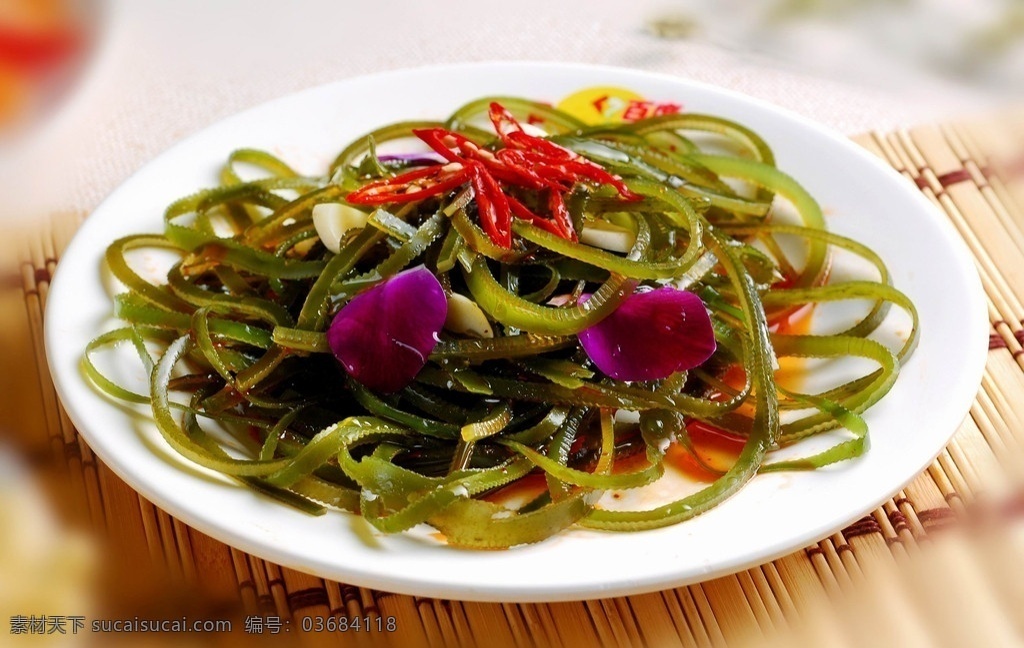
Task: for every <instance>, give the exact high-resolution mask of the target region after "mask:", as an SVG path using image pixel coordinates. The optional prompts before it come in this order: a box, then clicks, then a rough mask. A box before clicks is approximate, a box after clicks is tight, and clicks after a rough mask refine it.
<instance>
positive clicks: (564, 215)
mask: <svg viewBox="0 0 1024 648" xmlns="http://www.w3.org/2000/svg"><path fill="white" fill-rule="evenodd" d="M548 210H550V211H551V217H552V218H553V219H554V221H555V224H556V225H557V226H558V229H559V230H561V232H562V234H561V236H562V237H563V238H567V239H569V240H570V241H572V242H573V243H576V242H577V241H579V239H578V238H577V237H576V228H575V227H574V226H573V224H572V216H570V215H569V210H568V209H567V208H566V206H565V200H564V199H563V198H562V194H560V193H558V192H557V191H549V192H548Z"/></svg>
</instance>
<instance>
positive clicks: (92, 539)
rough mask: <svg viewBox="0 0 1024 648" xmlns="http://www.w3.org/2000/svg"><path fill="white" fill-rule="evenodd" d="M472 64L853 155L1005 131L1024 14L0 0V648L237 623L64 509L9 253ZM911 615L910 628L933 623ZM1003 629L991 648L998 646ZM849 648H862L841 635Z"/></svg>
mask: <svg viewBox="0 0 1024 648" xmlns="http://www.w3.org/2000/svg"><path fill="white" fill-rule="evenodd" d="M487 60H553V61H567V62H581V63H597V64H607V65H615V66H625V67H631V68H637V69H641V70H648V71H655V72H664V73H669V74H674V75H678V76H680V77H684V78H689V79H695V80H699V81H704V82H708V83H712V84H715V85H718V86H722V87H726V88H730V89H733V90H737V91H740V92H743V93H745V94H747V95H750V96H754V97H757V98H760V99H763V100H766V101H769V102H771V103H773V104H776V105H779V106H782V107H784V108H787V109H789V110H792V111H795V112H797V113H799V114H801V115H804V116H805V117H807V118H809V119H811V120H814V121H817V122H820V123H823V124H825V125H827V126H830V127H832V128H835V129H838V130H840V131H842V132H843V133H845V134H848V135H855V134H858V133H863V132H868V131H872V130H877V131H889V130H892V129H895V128H899V127H909V126H913V125H918V124H924V123H931V122H938V121H947V120H951V119H958V118H966V117H970V116H977V115H990V114H996V113H1007V112H1009V113H1011V114H1017V115H1019V114H1020V110H1021V108H1020V107H1021V105H1022V102H1024V1H1022V0H764V1H761V2H753V1H743V0H717V1H715V0H676V1H667V0H631V1H629V2H626V1H624V0H561V1H558V2H552V1H551V0H517V1H516V2H507V1H506V2H488V1H480V0H445V1H444V2H434V3H424V2H413V1H412V0H391V1H389V2H358V3H357V2H345V3H342V2H337V1H336V0H297V1H292V2H276V1H271V0H248V1H243V0H220V1H217V2H209V1H204V0H0V318H3V319H2V324H3V326H2V327H0V364H2V371H0V394H3V395H4V398H3V399H0V408H2V409H0V621H2V623H0V633H3V634H0V644H4V645H7V643H8V639H11V638H10V637H8V636H7V635H6V632H7V625H6V623H7V620H8V619H7V617H8V614H9V613H12V614H13V613H15V612H17V611H20V610H24V609H26V606H28V607H29V608H32V607H33V606H35V608H40V607H43V608H45V607H47V606H49V607H51V608H54V609H62V610H64V609H74V610H78V611H83V613H84V612H85V611H87V610H90V609H93V608H95V607H98V608H99V609H102V610H104V611H106V612H107V613H108V614H115V613H117V614H122V615H127V616H131V615H132V614H140V613H142V614H150V615H153V616H156V617H162V616H163V617H174V616H179V615H181V614H183V613H185V611H196V614H195V615H196V616H201V615H202V614H204V613H205V614H206V616H210V615H211V614H212V615H213V616H218V615H227V614H234V613H236V612H237V607H233V606H234V605H235V603H234V602H233V599H232V598H231V597H232V595H233V593H232V592H231V591H227V590H226V591H225V592H211V591H200V592H197V591H194V590H192V589H190V588H189V587H188V586H187V585H183V584H182V582H181V580H180V579H179V580H175V579H174V578H173V577H164V576H160V575H159V574H154V573H153V571H152V570H151V569H149V568H148V567H147V566H148V565H149V564H150V563H151V562H152V560H153V556H149V555H146V554H145V552H141V553H140V551H139V549H138V547H139V545H136V546H135V549H134V550H133V549H132V545H130V544H125V545H113V546H112V545H109V544H105V543H108V542H109V541H108V540H106V539H104V536H103V535H102V534H99V535H97V534H94V533H93V532H92V531H91V530H92V526H91V525H90V523H89V519H88V516H87V515H86V514H85V512H84V510H83V509H82V508H81V507H79V506H77V505H76V504H75V502H78V501H80V498H81V493H79V492H78V490H79V489H80V488H81V487H82V486H81V484H76V483H74V482H73V481H68V480H67V479H66V476H65V472H63V471H62V470H61V468H60V466H59V465H58V464H60V462H55V461H54V460H53V457H54V452H53V451H52V450H53V449H52V448H51V447H49V446H48V444H47V443H46V441H45V439H46V438H47V428H48V426H49V427H50V428H52V427H53V426H54V425H57V426H58V427H59V424H60V422H55V421H52V420H47V418H46V416H45V415H43V413H44V412H46V411H52V410H48V409H47V408H48V407H52V403H47V402H44V399H43V397H42V396H41V395H40V393H41V390H40V385H41V384H45V381H46V380H47V378H46V377H45V376H40V375H38V374H37V372H36V371H35V369H34V368H35V367H37V366H38V363H39V361H40V360H41V357H40V356H39V351H38V349H37V348H35V347H33V346H32V345H31V344H27V343H26V340H30V339H31V337H32V331H33V330H34V329H33V328H32V327H33V326H37V325H38V322H37V321H33V320H32V319H31V317H30V318H29V319H27V320H26V319H25V306H24V305H25V299H24V295H23V292H22V291H23V288H24V286H25V285H26V282H29V283H32V282H33V281H36V280H38V279H39V277H38V276H35V277H31V276H28V277H27V276H26V275H25V272H26V270H25V268H26V266H25V265H24V264H22V263H21V262H22V261H24V255H25V252H24V251H25V250H26V249H30V250H34V251H32V252H31V254H33V255H34V256H35V258H36V260H37V261H39V262H40V263H41V264H42V265H43V266H44V267H49V266H52V262H53V259H52V258H51V257H49V256H48V253H47V251H46V250H41V249H37V248H38V246H36V247H35V248H34V247H33V245H34V244H32V242H33V241H36V239H38V236H39V231H40V230H41V228H43V227H44V225H47V226H49V225H48V224H50V223H53V222H58V223H65V225H64V227H63V229H62V230H61V229H60V228H58V229H57V230H55V231H56V233H55V234H54V235H53V238H55V239H57V240H66V238H67V236H69V235H70V233H71V231H72V230H73V228H74V225H75V224H76V223H77V222H79V221H80V219H81V218H83V217H85V216H86V215H87V214H88V213H89V212H90V211H91V210H92V209H93V208H95V207H96V205H98V204H99V202H100V201H101V200H102V199H103V198H104V197H105V196H106V195H107V194H109V193H110V192H111V191H113V190H114V189H115V188H116V187H117V186H118V185H119V184H121V183H122V182H123V181H124V180H125V179H127V178H128V177H129V176H130V175H131V174H132V173H133V172H134V171H135V170H137V169H139V168H140V167H141V166H143V165H144V164H145V163H146V162H148V161H149V160H150V159H152V158H153V157H154V156H156V155H157V154H159V153H160V152H161V151H163V150H165V149H166V148H168V147H169V146H171V145H173V144H174V143H175V142H177V141H178V140H180V139H181V138H183V137H186V136H188V135H190V134H192V133H194V132H196V131H198V130H200V129H202V128H204V127H206V126H208V125H209V124H211V123H213V122H214V121H216V120H218V119H220V118H223V117H226V116H228V115H231V114H233V113H235V112H238V111H240V110H243V109H245V108H248V107H251V106H254V105H257V104H259V103H261V102H264V101H266V100H269V99H272V98H275V97H279V96H281V95H284V94H287V93H290V92H293V91H296V90H300V89H303V88H307V87H311V86H314V85H317V84H321V83H327V82H331V81H335V80H338V79H343V78H348V77H352V76H355V75H360V74H368V73H374V72H380V71H385V70H391V69H397V68H404V67H411V66H419V65H428V64H438V63H456V62H466V61H487ZM439 91H443V90H439ZM1019 121H1020V120H1018V122H1019ZM1017 132H1019V131H1017ZM998 144H999V145H1001V146H1002V147H1003V150H1002V151H1001V152H1000V154H999V155H1000V156H1001V159H1007V160H1018V164H1019V160H1020V159H1021V157H1020V156H1021V154H1022V151H1024V146H1022V145H1021V142H1019V141H1016V140H1015V139H1014V137H1013V136H1011V137H1010V138H1009V141H1002V142H998ZM1022 168H1024V166H1022ZM68 223H70V225H67V224H68ZM30 244H31V245H30ZM38 265H39V264H38V263H36V264H35V266H33V267H38ZM29 272H30V274H31V272H36V274H37V275H38V270H30V271H29ZM43 279H45V277H44V278H43ZM44 283H45V282H44ZM33 285H35V284H34V283H33ZM43 391H44V392H45V390H43ZM41 440H42V441H41ZM115 524H116V522H115ZM998 537H999V538H1001V539H1002V540H1006V539H1007V538H1009V537H1010V536H1009V535H1005V534H1000V535H998ZM988 541H989V539H986V542H988ZM1004 545H1005V542H1004V543H1003V544H1001V545H999V546H1000V547H1003V546H1004ZM1011 554H1012V552H1011ZM964 555H968V556H976V555H978V552H977V551H973V550H968V551H966V553H965V554H964ZM1012 555H1019V554H1012ZM943 564H948V563H943ZM990 571H991V572H992V573H993V574H998V572H999V571H1000V570H999V569H998V568H997V567H993V568H992V569H991V570H990ZM1006 573H1007V572H1004V573H1003V575H1005V574H1006ZM1009 573H1013V572H1012V571H1011V572H1009ZM997 580H998V582H999V583H1000V585H999V586H1000V587H1008V588H1011V589H1012V587H1013V585H1012V583H1011V582H1010V581H1007V582H1004V580H1005V579H997ZM1022 581H1024V579H1022ZM914 583H916V585H909V586H910V587H917V588H918V589H928V588H934V587H948V586H950V583H949V582H945V583H942V582H939V583H938V584H937V585H936V584H935V582H934V581H932V580H927V579H925V580H920V579H918V580H917V581H914ZM922 583H924V584H922ZM962 585H963V583H961V582H959V581H955V582H954V586H956V587H960V586H962ZM900 586H901V587H908V585H907V584H906V583H904V584H903V585H900ZM973 586H974V590H970V591H975V592H978V591H980V592H986V591H990V590H989V589H986V587H985V586H977V583H974V584H973ZM893 587H896V586H895V585H894V586H893ZM964 587H966V586H964ZM979 587H980V589H979ZM228 590H230V588H228ZM887 591H893V590H892V588H889V589H888V590H887ZM1014 591H1015V594H1014V596H1016V597H1018V598H1017V599H1013V598H1011V599H1010V600H1020V599H1021V592H1020V588H1019V587H1018V588H1017V590H1014ZM866 600H868V601H875V604H876V605H877V601H878V600H882V599H877V598H872V596H868V597H867V599H866ZM886 600H888V599H886ZM1004 600H1005V599H1004ZM863 605H867V604H866V603H862V604H861V607H860V608H856V609H858V610H860V609H864V608H863ZM851 609H853V608H851ZM929 609H930V610H931V611H930V612H929V611H927V610H926V612H925V614H924V617H923V618H925V619H929V618H936V619H937V618H941V617H942V616H943V612H942V608H941V607H940V606H933V607H932V608H929ZM985 609H987V610H991V608H985ZM211 610H212V611H213V612H212V613H211V612H210V611H211ZM858 614H861V612H858ZM864 614H866V613H864ZM847 616H849V615H847ZM848 620H849V619H848ZM850 627H852V628H856V627H857V624H856V623H852V624H851V626H850ZM990 628H991V626H990ZM1008 628H1009V629H1007V630H1006V633H1003V634H999V635H998V637H997V638H999V637H1002V638H1005V637H1007V636H1009V637H1013V630H1014V628H1013V626H1012V625H1011V626H1008ZM1016 629H1017V630H1018V631H1019V630H1020V627H1019V626H1018V627H1017V628H1016ZM999 630H1000V631H1002V630H1004V628H1003V627H1002V626H1000V627H999ZM922 632H924V634H921V635H920V636H922V637H925V638H926V639H927V638H928V636H929V635H928V633H927V631H922ZM1007 633H1008V634H1007ZM950 636H953V635H950ZM808 637H810V638H807V639H806V641H807V642H808V643H807V644H806V645H824V644H821V643H818V639H817V638H815V637H816V635H813V634H811V635H808ZM833 638H835V637H834V636H833ZM919 638H920V637H919ZM847 639H849V641H848V642H847V643H848V644H849V645H858V642H857V633H856V631H855V630H853V631H851V633H850V636H849V637H847ZM36 640H38V641H39V642H40V643H43V642H45V641H49V640H48V639H46V638H36ZM53 641H57V642H58V643H60V644H61V645H64V643H67V642H68V639H67V638H65V637H61V638H56V639H53ZM911 643H912V642H911ZM22 644H26V645H29V642H28V641H27V640H26V641H20V642H19V643H18V644H17V645H22ZM11 645H15V644H14V643H11ZM130 645H136V644H130ZM779 645H791V644H787V643H786V642H785V641H782V642H781V643H780V644H779ZM923 645H927V641H926V642H925V644H923ZM950 645H955V644H950ZM990 645H997V644H996V643H993V644H990ZM1000 645H1001V644H1000Z"/></svg>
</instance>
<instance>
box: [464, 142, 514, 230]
mask: <svg viewBox="0 0 1024 648" xmlns="http://www.w3.org/2000/svg"><path fill="white" fill-rule="evenodd" d="M467 164H468V165H469V166H467V167H466V168H467V169H468V170H469V181H470V183H471V184H472V185H473V192H474V193H475V194H476V209H477V215H478V217H479V218H480V226H481V228H482V229H483V230H484V232H485V233H486V234H487V235H488V236H489V237H491V240H492V241H494V243H495V244H496V245H500V246H501V247H503V248H506V249H508V248H511V247H512V210H511V208H510V207H509V202H508V197H507V196H506V195H505V192H504V191H502V190H501V187H500V186H499V185H498V183H497V182H496V181H495V180H494V178H493V177H491V174H490V173H488V172H487V169H485V168H484V166H483V165H482V164H480V163H479V162H476V161H474V160H470V161H469V162H468V163H467Z"/></svg>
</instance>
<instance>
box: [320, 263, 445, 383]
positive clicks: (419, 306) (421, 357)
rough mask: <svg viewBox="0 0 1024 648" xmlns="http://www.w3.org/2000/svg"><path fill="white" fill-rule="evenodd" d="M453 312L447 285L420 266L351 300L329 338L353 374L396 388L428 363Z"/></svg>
mask: <svg viewBox="0 0 1024 648" xmlns="http://www.w3.org/2000/svg"><path fill="white" fill-rule="evenodd" d="M447 314H448V300H447V299H446V298H445V295H444V289H443V288H441V284H440V283H439V282H438V281H437V277H435V276H434V274H433V273H432V272H430V271H429V270H427V269H426V268H424V267H423V266H420V267H418V268H413V269H411V270H406V271H404V272H400V273H398V274H397V275H395V276H394V277H391V278H390V279H388V280H387V281H385V282H383V283H381V284H378V285H376V286H374V287H373V288H371V289H370V290H367V291H366V292H364V293H362V294H360V295H357V296H356V297H354V298H353V299H352V301H350V302H349V303H347V304H345V306H344V307H343V308H342V309H341V310H340V311H339V312H338V314H337V315H335V316H334V320H333V321H332V322H331V327H330V328H329V329H328V330H327V343H328V344H329V345H330V347H331V351H333V352H334V357H336V358H337V359H338V361H339V362H341V364H342V366H343V367H345V371H347V372H348V373H349V375H351V376H352V377H353V378H355V379H356V380H358V381H359V382H361V383H362V384H364V385H366V386H367V387H369V388H370V389H373V390H376V391H381V392H395V391H398V390H399V389H401V388H403V387H405V386H406V385H408V384H409V383H410V382H412V379H413V378H415V377H416V374H418V373H419V371H420V369H422V368H423V365H425V364H426V363H427V356H429V355H430V352H431V351H433V350H434V347H435V346H436V345H437V341H438V337H437V335H438V333H439V332H440V331H441V327H443V326H444V320H445V317H446V316H447Z"/></svg>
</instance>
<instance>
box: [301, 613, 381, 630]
mask: <svg viewBox="0 0 1024 648" xmlns="http://www.w3.org/2000/svg"><path fill="white" fill-rule="evenodd" d="M301 627H302V631H303V632H394V631H395V630H396V629H397V628H398V622H397V621H396V620H395V617H393V616H389V617H381V616H369V615H367V616H362V617H359V616H354V617H346V616H328V617H322V616H310V617H304V618H303V619H302V622H301Z"/></svg>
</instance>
